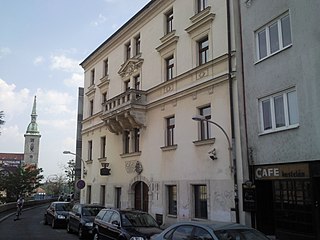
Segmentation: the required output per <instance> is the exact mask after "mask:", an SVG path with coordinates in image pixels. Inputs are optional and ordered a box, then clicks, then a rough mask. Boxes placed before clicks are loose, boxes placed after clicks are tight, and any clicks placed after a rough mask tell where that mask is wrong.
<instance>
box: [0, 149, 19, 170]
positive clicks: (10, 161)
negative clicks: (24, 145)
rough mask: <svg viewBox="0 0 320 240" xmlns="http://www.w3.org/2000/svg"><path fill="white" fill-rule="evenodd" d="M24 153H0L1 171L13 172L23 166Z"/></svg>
mask: <svg viewBox="0 0 320 240" xmlns="http://www.w3.org/2000/svg"><path fill="white" fill-rule="evenodd" d="M23 157H24V154H23V153H0V171H12V170H13V169H15V168H17V167H19V166H21V165H22V162H23Z"/></svg>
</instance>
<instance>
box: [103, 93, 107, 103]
mask: <svg viewBox="0 0 320 240" xmlns="http://www.w3.org/2000/svg"><path fill="white" fill-rule="evenodd" d="M106 101H107V92H104V93H102V103H105V102H106Z"/></svg>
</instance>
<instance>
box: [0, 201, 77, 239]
mask: <svg viewBox="0 0 320 240" xmlns="http://www.w3.org/2000/svg"><path fill="white" fill-rule="evenodd" d="M46 208H47V205H45V206H41V207H36V208H32V209H28V210H26V209H25V211H23V212H22V215H21V216H20V220H17V221H14V219H15V218H16V216H15V215H14V214H13V215H12V214H11V215H7V216H6V217H5V218H2V220H3V221H1V222H0V240H40V239H41V240H57V239H58V240H74V239H78V237H77V236H76V235H74V234H69V233H67V231H66V229H63V228H58V229H52V228H51V226H48V225H43V214H44V212H45V209H46Z"/></svg>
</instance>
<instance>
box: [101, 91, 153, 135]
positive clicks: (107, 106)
mask: <svg viewBox="0 0 320 240" xmlns="http://www.w3.org/2000/svg"><path fill="white" fill-rule="evenodd" d="M146 106H147V95H146V92H145V91H141V90H136V89H129V90H128V91H126V92H124V93H121V94H119V95H117V96H115V97H114V98H111V99H109V100H108V101H106V102H104V103H102V108H103V110H102V116H101V119H102V120H103V121H104V122H105V124H106V125H107V127H108V129H109V131H110V132H112V133H115V134H119V133H120V134H121V133H122V132H123V131H124V130H131V129H134V128H141V127H143V126H145V121H146Z"/></svg>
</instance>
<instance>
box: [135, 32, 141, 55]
mask: <svg viewBox="0 0 320 240" xmlns="http://www.w3.org/2000/svg"><path fill="white" fill-rule="evenodd" d="M134 41H135V48H136V49H135V55H139V54H140V44H141V40H140V34H139V35H138V36H136V37H135V39H134Z"/></svg>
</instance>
